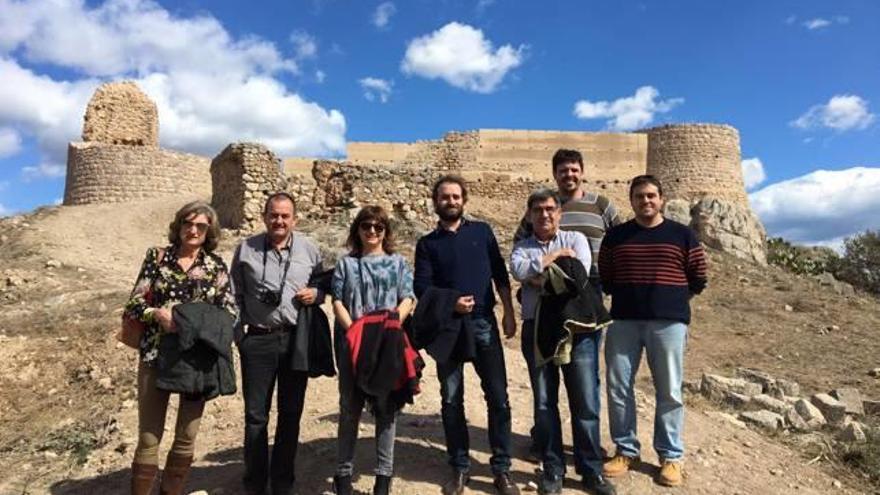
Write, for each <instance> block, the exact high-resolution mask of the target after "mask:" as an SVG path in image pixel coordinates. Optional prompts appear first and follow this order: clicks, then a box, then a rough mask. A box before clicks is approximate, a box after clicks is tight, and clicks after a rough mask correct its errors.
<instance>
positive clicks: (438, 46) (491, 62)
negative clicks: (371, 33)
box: [400, 22, 528, 93]
mask: <svg viewBox="0 0 880 495" xmlns="http://www.w3.org/2000/svg"><path fill="white" fill-rule="evenodd" d="M527 48H528V47H527V46H526V45H520V46H519V47H518V48H514V47H513V46H512V45H504V46H502V47H499V48H498V49H497V50H496V49H495V48H494V46H493V45H492V42H491V41H490V40H488V39H486V37H485V36H484V35H483V32H482V31H481V30H479V29H476V28H473V27H471V26H468V25H467V24H460V23H458V22H450V23H449V24H447V25H445V26H443V27H442V28H440V29H438V30H437V31H434V32H433V33H430V34H426V35H425V36H421V37H418V38H415V39H413V40H411V41H410V42H409V44H408V46H407V48H406V55H405V56H404V58H403V61H401V64H400V69H401V70H402V71H403V72H404V73H405V74H407V75H413V74H414V75H417V76H421V77H424V78H427V79H442V80H444V81H446V82H447V83H449V84H451V85H452V86H455V87H456V88H461V89H465V90H468V91H474V92H476V93H491V92H493V91H495V90H496V89H497V88H498V85H499V84H501V81H502V80H503V79H504V76H506V75H507V73H508V72H509V71H511V70H512V69H514V68H516V67H518V66H519V65H521V64H522V63H523V60H524V58H525V51H526V49H527Z"/></svg>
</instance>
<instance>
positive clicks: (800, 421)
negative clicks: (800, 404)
mask: <svg viewBox="0 0 880 495" xmlns="http://www.w3.org/2000/svg"><path fill="white" fill-rule="evenodd" d="M784 418H785V425H786V426H788V427H789V428H791V429H792V430H794V431H798V432H807V431H810V430H811V429H812V428H810V425H808V424H807V422H806V421H804V418H802V417H801V415H800V414H798V413H797V411H795V410H794V408H791V409H789V410H788V411H786V412H785V415H784Z"/></svg>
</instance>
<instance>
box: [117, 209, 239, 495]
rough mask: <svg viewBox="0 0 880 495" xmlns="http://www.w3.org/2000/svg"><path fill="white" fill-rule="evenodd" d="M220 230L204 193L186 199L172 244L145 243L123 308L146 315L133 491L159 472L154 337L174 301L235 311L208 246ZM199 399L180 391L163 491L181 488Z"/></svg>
mask: <svg viewBox="0 0 880 495" xmlns="http://www.w3.org/2000/svg"><path fill="white" fill-rule="evenodd" d="M219 238H220V226H219V224H218V220H217V213H216V212H215V211H214V209H213V208H211V206H210V205H209V204H207V203H205V202H202V201H194V202H192V203H188V204H186V205H184V206H183V207H182V208H181V209H180V210H179V211H178V212H177V213H176V214H175V216H174V221H172V222H171V224H170V225H169V230H168V241H169V243H170V244H169V245H168V246H166V247H164V248H158V247H154V248H150V249H148V250H147V254H146V256H145V258H144V262H143V265H142V266H141V271H140V274H139V275H138V278H137V281H136V282H135V285H134V289H133V290H132V292H131V297H130V298H129V300H128V303H127V304H126V305H125V316H126V317H128V318H132V319H135V320H137V321H140V322H141V323H143V325H144V328H145V331H144V334H143V336H142V337H141V341H140V359H139V365H138V380H137V383H138V443H137V448H136V449H135V452H134V460H133V462H132V480H131V493H132V494H137V495H140V494H144V495H146V494H149V493H150V492H151V490H152V487H153V482H154V480H155V477H156V473H157V472H158V464H159V456H158V450H159V442H160V441H161V439H162V432H163V431H164V429H165V413H166V411H167V408H168V399H169V395H170V394H169V393H168V392H165V391H162V390H159V389H158V388H156V378H157V370H156V363H157V358H158V355H159V341H160V340H161V339H162V336H163V335H164V334H166V333H173V332H176V328H175V324H174V319H173V318H172V312H171V309H172V308H173V307H174V306H175V305H177V304H181V303H189V302H207V303H212V304H215V305H217V306H219V307H220V308H222V309H225V310H227V311H229V312H230V313H231V314H233V315H235V312H236V311H235V300H234V298H233V297H232V294H231V293H230V288H229V287H230V286H229V277H228V270H227V269H226V263H224V262H223V259H222V258H220V257H219V256H217V255H216V254H214V253H213V251H214V249H215V248H216V247H217V243H218V241H219ZM204 407H205V402H204V400H192V399H188V398H185V397H183V396H181V397H180V407H179V409H178V411H177V425H176V428H175V431H174V442H173V443H172V445H171V452H170V453H169V455H168V459H167V461H166V463H165V469H164V470H163V474H162V481H161V493H162V494H169V495H171V494H179V493H182V491H183V486H184V483H185V482H186V477H187V474H188V473H189V467H190V464H191V463H192V457H193V451H194V448H195V439H196V434H197V433H198V430H199V421H200V420H201V417H202V411H203V410H204Z"/></svg>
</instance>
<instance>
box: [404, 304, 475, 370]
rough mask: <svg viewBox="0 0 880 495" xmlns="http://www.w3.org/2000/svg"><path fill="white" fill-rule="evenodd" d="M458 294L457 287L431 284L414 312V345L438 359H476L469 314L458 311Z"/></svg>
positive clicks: (439, 361)
mask: <svg viewBox="0 0 880 495" xmlns="http://www.w3.org/2000/svg"><path fill="white" fill-rule="evenodd" d="M459 297H461V292H459V291H457V290H455V289H441V288H438V287H429V288H428V289H427V290H426V291H425V292H424V293H423V294H422V297H421V298H419V302H418V304H417V305H416V310H415V312H414V313H413V316H412V320H413V321H412V336H413V345H414V346H415V348H416V349H425V350H426V351H427V352H428V354H429V355H430V356H431V357H432V358H434V360H436V361H437V362H438V363H445V362H447V361H450V360H454V361H458V362H465V361H473V360H474V357H475V356H476V354H477V347H476V343H475V342H474V332H473V329H472V328H471V325H470V317H469V316H468V315H460V314H458V313H456V312H455V302H456V301H457V300H458V298H459Z"/></svg>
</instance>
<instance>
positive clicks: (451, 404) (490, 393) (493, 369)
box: [437, 317, 510, 474]
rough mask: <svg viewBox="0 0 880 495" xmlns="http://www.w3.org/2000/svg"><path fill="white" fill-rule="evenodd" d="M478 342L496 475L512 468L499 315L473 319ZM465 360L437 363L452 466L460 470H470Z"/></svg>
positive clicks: (477, 359)
mask: <svg viewBox="0 0 880 495" xmlns="http://www.w3.org/2000/svg"><path fill="white" fill-rule="evenodd" d="M470 324H471V326H472V329H473V332H474V341H475V344H476V351H477V352H476V357H475V358H474V369H475V370H476V372H477V375H479V377H480V386H481V387H482V388H483V394H484V396H485V399H486V406H487V409H488V416H489V445H490V447H491V449H492V457H491V458H490V459H489V464H490V465H491V466H492V472H493V473H495V474H500V473H506V472H508V471H510V402H508V400H507V370H506V369H505V367H504V351H503V350H502V348H501V338H500V336H499V334H498V326H497V325H496V322H495V318H493V317H490V318H473V319H471V322H470ZM463 368H464V363H461V362H458V361H447V362H444V363H437V377H438V378H439V379H440V398H441V401H442V402H441V413H442V416H443V431H444V433H445V434H446V453H447V455H448V456H449V465H450V466H452V467H453V469H456V470H458V471H464V472H467V471H469V470H470V466H471V461H470V457H469V454H468V450H469V448H470V441H469V439H468V430H467V420H466V419H465V416H464V373H463V371H464V369H463Z"/></svg>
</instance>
